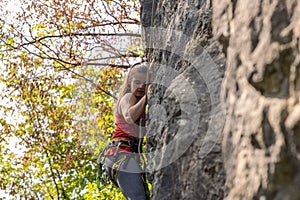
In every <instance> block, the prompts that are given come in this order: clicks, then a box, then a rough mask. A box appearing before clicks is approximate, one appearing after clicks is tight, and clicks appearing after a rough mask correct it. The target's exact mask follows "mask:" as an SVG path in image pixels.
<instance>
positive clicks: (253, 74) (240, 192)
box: [213, 0, 300, 200]
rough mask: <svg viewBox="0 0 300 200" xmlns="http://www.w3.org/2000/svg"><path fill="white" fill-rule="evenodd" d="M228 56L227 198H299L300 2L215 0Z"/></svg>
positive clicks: (220, 37)
mask: <svg viewBox="0 0 300 200" xmlns="http://www.w3.org/2000/svg"><path fill="white" fill-rule="evenodd" d="M213 5H214V6H213V13H214V16H213V32H214V35H215V36H216V38H217V39H218V40H219V41H220V43H221V44H222V48H221V49H223V51H224V53H225V54H226V66H227V68H226V73H225V74H226V76H225V88H226V89H225V100H226V107H227V120H226V125H225V128H224V139H223V147H222V149H223V154H224V163H225V169H226V174H227V179H226V183H227V186H228V187H229V194H228V196H227V198H226V199H228V200H233V199H272V200H273V199H278V200H281V199H289V200H296V199H300V190H299V188H300V187H299V186H300V148H299V147H300V139H299V138H300V128H299V127H300V125H299V124H300V109H299V108H300V103H299V98H300V87H299V82H300V74H299V70H300V65H299V61H300V54H299V50H300V43H299V38H300V21H299V17H300V3H299V1H298V0H289V1H282V0H274V1H269V0H263V1H261V0H243V1H237V0H231V1H229V0H226V1H218V0H214V1H213Z"/></svg>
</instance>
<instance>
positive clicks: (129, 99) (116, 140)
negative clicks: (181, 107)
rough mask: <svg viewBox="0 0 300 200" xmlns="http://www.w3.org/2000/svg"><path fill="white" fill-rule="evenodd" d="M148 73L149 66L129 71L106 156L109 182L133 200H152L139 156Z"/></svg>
mask: <svg viewBox="0 0 300 200" xmlns="http://www.w3.org/2000/svg"><path fill="white" fill-rule="evenodd" d="M147 73H148V66H147V64H139V65H136V66H133V67H132V68H131V69H130V70H129V72H128V74H127V77H126V78H125V82H124V85H123V88H122V90H121V93H120V96H119V98H118V101H117V105H116V113H115V130H114V133H113V135H112V142H110V143H109V144H108V145H107V147H106V151H105V153H104V156H105V159H104V164H105V167H106V172H107V175H108V177H109V179H110V180H111V181H112V182H113V183H114V184H115V185H117V186H118V187H119V188H120V189H121V191H122V193H123V195H124V196H125V197H126V199H130V200H136V199H138V200H144V199H149V192H148V191H149V190H148V187H147V183H146V180H145V176H143V171H142V169H141V166H140V164H141V162H140V161H141V157H140V156H139V153H141V148H142V140H143V137H144V135H145V128H144V125H145V116H146V115H145V107H146V104H147V96H148V95H149V94H147V93H149V91H148V86H147Z"/></svg>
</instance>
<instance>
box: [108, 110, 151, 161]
mask: <svg viewBox="0 0 300 200" xmlns="http://www.w3.org/2000/svg"><path fill="white" fill-rule="evenodd" d="M145 118H146V114H145V113H142V114H141V116H140V117H139V118H138V119H137V120H136V123H133V124H128V123H127V122H126V120H125V118H124V117H123V115H121V114H120V113H118V112H116V116H115V131H114V133H113V135H112V141H117V140H126V141H130V140H133V139H135V138H138V136H139V131H140V130H139V129H140V128H139V121H140V120H141V119H143V120H144V119H145ZM116 149H117V147H111V148H110V149H108V150H107V151H106V153H105V156H110V155H113V154H114V153H115V152H116ZM118 152H119V153H126V152H132V150H131V147H129V146H123V145H121V146H119V149H118Z"/></svg>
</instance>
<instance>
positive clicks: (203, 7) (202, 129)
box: [141, 0, 226, 200]
mask: <svg viewBox="0 0 300 200" xmlns="http://www.w3.org/2000/svg"><path fill="white" fill-rule="evenodd" d="M153 3H154V4H153ZM152 5H154V6H155V7H154V8H155V9H152V7H151V6H152ZM211 6H212V5H211V3H210V1H208V0H202V1H199V0H194V1H193V0H192V1H185V0H178V1H173V0H160V1H152V0H151V1H149V0H144V1H142V14H141V16H142V22H143V39H144V45H145V50H146V54H147V58H148V60H149V62H151V61H154V62H155V66H154V69H153V71H154V79H153V87H152V96H151V99H150V107H149V122H148V133H147V136H148V151H150V152H152V153H153V154H151V156H150V158H149V166H148V167H149V169H150V170H153V169H154V171H153V172H152V175H153V197H152V199H157V200H163V199H180V200H181V199H203V200H204V199H205V200H209V199H223V197H224V195H225V193H226V191H225V187H224V184H225V174H224V168H223V162H222V153H221V129H222V120H223V119H224V118H225V117H224V116H222V115H221V114H222V112H219V110H218V109H220V107H219V106H220V105H219V104H220V102H219V101H220V91H221V83H222V77H223V74H224V68H225V65H224V63H225V60H224V58H223V57H222V56H221V55H220V52H219V49H218V44H217V42H216V41H215V40H214V39H213V38H212V28H211V20H212V7H211ZM152 13H153V18H151V16H152ZM151 19H153V20H151ZM218 117H219V118H221V119H220V121H218Z"/></svg>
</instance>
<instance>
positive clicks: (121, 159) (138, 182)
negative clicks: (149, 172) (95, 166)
mask: <svg viewBox="0 0 300 200" xmlns="http://www.w3.org/2000/svg"><path fill="white" fill-rule="evenodd" d="M114 161H115V160H114V156H109V157H105V165H106V171H107V174H108V177H109V178H110V180H112V182H113V183H114V184H115V185H117V186H118V187H119V188H120V189H121V191H122V193H123V195H124V196H125V197H126V199H127V200H147V199H149V198H148V197H147V194H146V188H145V187H147V186H146V185H145V182H144V181H143V178H142V174H141V168H140V166H139V164H138V163H137V162H136V160H135V159H134V158H132V157H131V156H128V155H126V154H119V156H118V158H117V159H116V161H115V162H114ZM116 169H118V170H117V171H115V170H116ZM112 172H113V173H112ZM112 176H115V177H112Z"/></svg>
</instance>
